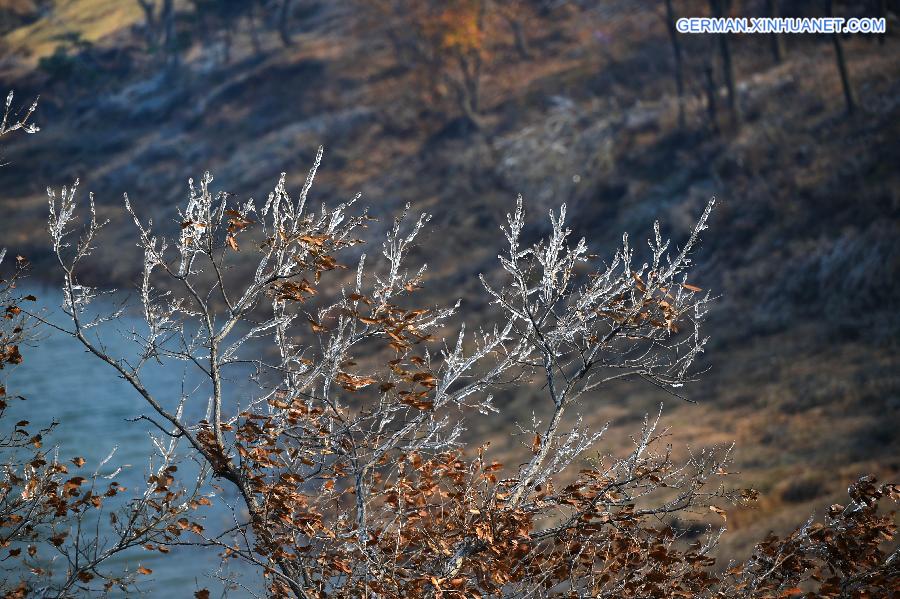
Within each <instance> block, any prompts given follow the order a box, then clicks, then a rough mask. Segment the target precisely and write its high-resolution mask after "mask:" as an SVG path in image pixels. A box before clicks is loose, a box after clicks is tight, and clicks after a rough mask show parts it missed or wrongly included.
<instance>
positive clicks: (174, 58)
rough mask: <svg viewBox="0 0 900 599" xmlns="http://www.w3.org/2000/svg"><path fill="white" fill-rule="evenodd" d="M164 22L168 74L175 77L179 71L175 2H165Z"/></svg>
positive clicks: (170, 0)
mask: <svg viewBox="0 0 900 599" xmlns="http://www.w3.org/2000/svg"><path fill="white" fill-rule="evenodd" d="M162 20H163V23H164V25H163V26H164V27H165V42H164V43H165V47H166V72H167V74H169V75H170V76H171V75H174V74H175V73H176V72H177V71H178V66H179V60H178V40H177V39H176V34H177V31H176V28H175V5H174V2H173V0H164V2H163V11H162Z"/></svg>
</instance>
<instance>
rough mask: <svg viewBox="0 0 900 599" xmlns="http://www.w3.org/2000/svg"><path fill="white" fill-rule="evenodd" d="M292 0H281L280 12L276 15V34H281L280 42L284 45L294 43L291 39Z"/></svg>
mask: <svg viewBox="0 0 900 599" xmlns="http://www.w3.org/2000/svg"><path fill="white" fill-rule="evenodd" d="M292 2H293V0H281V12H280V14H279V15H278V35H279V36H281V43H282V44H284V46H285V47H287V46H290V45H291V44H293V43H294V40H292V39H291V30H290V22H291V5H292Z"/></svg>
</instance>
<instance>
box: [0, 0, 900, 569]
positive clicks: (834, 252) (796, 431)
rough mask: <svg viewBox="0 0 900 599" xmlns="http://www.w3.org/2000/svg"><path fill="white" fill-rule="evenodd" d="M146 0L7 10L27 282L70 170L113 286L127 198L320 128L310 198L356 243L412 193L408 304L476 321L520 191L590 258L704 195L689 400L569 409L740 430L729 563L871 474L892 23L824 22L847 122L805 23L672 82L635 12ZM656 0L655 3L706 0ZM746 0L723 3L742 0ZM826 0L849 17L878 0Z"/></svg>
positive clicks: (665, 37)
mask: <svg viewBox="0 0 900 599" xmlns="http://www.w3.org/2000/svg"><path fill="white" fill-rule="evenodd" d="M157 4H158V5H159V6H155V5H154V6H152V11H151V13H146V12H145V11H143V10H142V8H141V6H140V5H139V3H137V2H134V3H131V2H126V1H124V0H122V1H120V2H119V1H117V2H112V3H110V2H101V1H100V0H55V1H54V2H40V1H36V0H35V1H23V2H18V3H10V5H9V6H8V7H3V8H2V11H3V12H2V15H3V16H2V23H3V31H4V33H3V38H2V41H0V48H2V50H0V51H2V54H3V58H2V59H0V82H2V84H3V85H4V86H5V87H8V88H15V89H16V90H17V93H18V97H30V96H37V95H40V96H41V109H40V113H39V118H38V120H39V122H40V124H41V125H42V126H43V131H42V133H41V135H39V136H23V137H19V138H18V139H16V140H13V141H11V142H10V143H8V144H7V145H6V146H5V147H4V154H5V156H4V161H5V162H11V163H12V164H11V166H10V168H5V169H0V185H2V187H3V189H4V193H3V195H2V198H0V202H2V204H0V210H2V214H3V224H2V234H3V238H4V241H3V244H4V245H6V246H8V247H10V248H14V251H15V252H18V253H20V254H23V255H27V256H29V258H31V260H32V261H33V262H34V263H35V265H36V269H35V270H36V272H42V271H44V268H43V265H46V264H48V263H49V261H50V260H51V259H52V256H50V254H49V253H48V251H47V249H46V248H47V245H46V232H45V224H46V195H45V193H44V189H45V188H46V186H48V185H51V186H54V187H56V186H59V185H62V184H64V183H69V182H70V181H71V180H73V179H75V178H76V177H80V178H81V181H82V186H83V187H85V188H88V189H90V190H92V191H93V192H94V193H95V194H96V198H97V201H98V213H99V214H100V216H101V217H104V218H105V217H109V218H111V219H113V226H111V227H109V228H108V229H107V232H106V234H107V237H105V238H104V243H103V247H104V248H115V249H114V250H111V249H110V250H108V251H101V252H99V253H98V254H97V255H96V256H95V260H94V262H92V266H91V268H92V269H93V270H91V271H89V272H86V273H83V276H84V277H85V280H86V281H87V282H88V283H90V284H96V285H101V286H104V285H110V286H113V285H115V286H123V287H128V286H130V287H133V286H134V285H135V284H136V283H137V282H138V275H139V273H138V271H137V269H136V268H135V265H139V264H140V263H141V260H140V256H139V250H138V248H136V247H135V246H134V243H133V236H132V233H131V232H129V230H128V229H127V227H125V226H124V224H125V221H124V220H123V217H122V215H121V211H120V210H119V209H118V208H119V206H120V204H121V196H122V194H123V193H125V192H127V193H128V195H129V197H130V198H131V201H132V203H133V204H134V205H135V206H137V207H139V210H140V212H141V214H142V216H143V217H144V218H149V217H152V218H153V220H154V222H156V223H159V225H160V226H162V227H164V228H168V231H169V232H170V233H174V232H177V230H178V227H179V225H180V223H178V222H176V221H175V220H173V219H172V217H171V214H172V208H173V206H175V205H179V204H180V203H181V202H182V199H183V198H184V197H186V194H187V186H186V181H187V180H188V178H189V177H194V178H195V179H198V180H199V176H200V174H201V173H202V172H203V171H205V170H207V169H209V170H211V171H213V172H215V173H217V177H218V178H217V181H216V183H217V185H218V186H219V187H220V188H223V189H227V190H228V191H230V192H232V193H235V194H237V195H238V196H239V197H242V198H243V197H246V196H251V195H252V196H255V197H257V198H260V197H264V196H265V194H266V193H268V191H269V188H270V187H271V181H273V180H277V178H278V175H279V173H281V172H286V173H287V175H288V180H295V181H296V180H301V179H302V176H303V175H304V174H305V170H306V168H307V165H308V164H309V163H310V162H311V161H312V160H313V158H314V156H315V154H316V150H317V148H318V146H319V145H320V144H324V145H325V147H326V149H327V154H326V159H325V161H324V162H323V165H322V169H321V171H320V173H319V178H318V180H317V189H316V190H315V192H314V198H315V199H321V200H323V201H325V202H327V204H328V205H329V206H333V205H335V204H337V203H338V202H340V201H344V200H347V199H349V198H351V197H353V195H354V194H355V193H356V192H358V191H361V192H363V193H364V194H365V198H366V200H367V202H366V203H367V204H368V205H369V206H371V208H372V216H374V217H376V218H377V219H378V220H377V222H374V223H371V225H370V226H371V229H372V232H373V235H374V237H375V238H378V237H380V235H377V234H378V233H382V232H386V230H387V228H388V227H389V226H390V223H391V219H392V218H393V215H395V214H396V213H397V212H399V211H400V210H402V208H403V206H405V205H406V204H407V203H409V204H411V206H412V207H413V209H414V210H415V211H428V212H431V213H433V214H434V218H433V219H432V220H431V221H430V222H429V223H428V224H427V225H426V226H425V227H424V229H423V231H422V233H421V237H420V243H421V246H422V247H428V248H429V252H428V261H429V271H428V274H427V277H426V281H427V283H428V284H427V286H426V290H427V291H424V292H423V293H425V294H427V295H425V296H424V297H425V300H424V301H426V303H428V304H430V305H446V303H447V302H448V301H449V300H448V298H456V297H462V298H463V301H464V302H465V303H466V306H467V308H468V311H469V312H470V313H475V314H478V313H482V312H483V313H485V314H487V306H486V303H485V300H484V299H483V296H482V295H481V294H480V293H479V289H480V283H479V282H478V279H477V277H476V276H475V275H477V274H478V273H485V275H486V276H487V278H488V280H491V277H492V276H495V274H496V272H497V271H496V266H495V262H496V259H495V256H496V252H497V243H496V240H497V233H496V230H497V228H496V225H497V224H498V223H500V222H503V215H504V214H505V213H507V212H509V211H510V210H511V209H512V207H513V206H514V202H515V197H516V194H518V193H522V194H523V196H524V198H525V205H526V207H527V209H528V210H529V211H530V213H532V214H537V213H541V214H543V213H546V211H547V210H549V209H550V208H551V207H554V208H555V207H556V206H557V205H558V204H560V203H562V202H565V203H567V205H568V210H569V215H570V219H571V221H572V222H573V228H574V229H575V231H574V233H573V235H575V236H576V237H580V236H581V235H586V236H587V237H588V238H589V239H590V240H591V243H592V244H594V245H592V248H591V249H592V250H597V251H599V250H602V249H605V248H609V247H612V246H614V245H616V244H617V243H618V236H619V235H620V234H621V232H622V231H628V232H630V233H632V235H633V236H636V237H634V239H639V240H643V236H644V234H645V233H644V232H645V231H647V230H649V227H650V225H651V224H652V222H653V220H654V219H655V218H656V217H657V216H660V217H662V218H661V220H662V222H663V223H664V225H665V226H666V227H667V228H666V230H664V233H666V234H667V235H670V236H672V237H673V238H674V239H675V240H676V241H678V240H682V239H684V238H685V237H686V235H687V233H688V231H689V228H690V226H691V224H692V218H693V217H694V216H695V215H696V214H697V213H698V212H699V211H700V210H701V209H702V206H704V205H705V204H706V202H707V201H708V200H709V198H710V197H712V196H715V197H716V198H717V200H718V203H719V209H718V210H717V211H716V212H715V214H714V215H713V217H712V221H711V222H712V225H713V226H712V231H713V233H712V234H711V235H709V236H707V237H706V238H705V240H704V241H703V244H702V245H701V246H700V248H699V249H698V252H697V254H696V257H695V259H696V261H697V268H696V274H695V282H696V283H697V285H699V286H700V287H702V288H704V289H707V288H710V289H714V290H717V291H718V292H720V293H721V294H722V297H721V298H720V300H719V302H718V303H717V307H716V308H715V309H714V310H713V311H712V312H711V314H710V319H709V324H708V327H709V329H711V330H713V331H715V333H714V335H713V340H712V341H711V344H712V345H711V346H710V349H714V350H715V351H711V352H710V353H709V357H708V358H705V357H701V360H702V361H701V366H702V367H708V369H709V371H708V373H707V374H706V375H705V380H706V384H705V386H704V387H702V391H701V392H699V393H698V394H697V395H693V396H692V398H693V399H696V400H698V401H699V402H700V403H701V404H702V405H701V406H700V407H698V406H695V405H693V404H684V403H682V402H680V401H679V400H675V399H672V398H670V397H668V396H667V395H665V394H664V393H662V392H661V391H660V390H659V389H657V388H655V387H653V386H650V385H647V386H634V385H631V386H628V387H624V386H623V387H621V388H618V387H613V388H612V389H611V390H610V392H609V395H608V397H609V399H608V400H606V401H604V402H602V403H600V404H598V405H596V406H591V409H590V410H589V411H588V412H587V413H585V414H584V417H585V419H586V421H587V422H588V424H590V425H592V426H597V425H600V424H602V423H605V422H606V421H609V420H612V421H613V422H615V423H617V424H623V423H624V424H627V423H628V422H629V420H631V421H633V420H634V418H636V417H637V416H640V415H642V414H644V413H646V412H648V411H650V412H655V409H656V405H657V404H658V402H659V401H661V400H665V401H666V402H667V406H666V410H665V423H666V425H668V426H671V427H672V428H673V429H674V430H677V432H678V436H679V439H680V440H681V441H682V444H684V443H686V444H689V445H690V446H691V447H692V448H695V449H699V448H704V447H708V446H711V445H713V444H716V443H724V442H730V441H732V440H733V441H735V442H736V443H737V450H736V453H735V455H734V464H735V465H734V466H733V469H734V470H736V471H738V472H739V474H737V475H735V476H737V477H738V480H739V481H740V483H741V484H742V485H745V486H747V487H752V488H754V489H757V490H759V491H760V492H761V501H760V503H759V504H758V506H757V507H756V508H753V509H749V508H748V509H745V510H738V511H736V512H733V513H729V521H728V523H729V526H730V528H731V534H730V535H729V536H727V537H725V538H724V539H723V544H722V548H721V551H723V552H724V553H725V554H726V555H746V554H748V553H749V551H750V549H751V546H752V545H753V543H755V542H756V541H758V540H759V539H760V538H762V537H763V536H764V535H765V534H766V533H767V532H768V531H769V530H770V529H775V530H777V531H780V532H784V531H788V530H792V529H793V528H795V527H796V526H797V525H799V524H801V523H802V522H803V521H804V520H805V518H806V517H807V515H808V514H809V513H810V512H811V511H812V509H813V508H814V507H817V506H821V505H827V504H828V503H833V502H837V501H839V498H840V497H842V496H844V495H845V494H846V493H845V490H846V488H847V485H848V483H849V482H850V481H852V480H856V479H857V478H858V477H859V476H860V475H862V474H864V473H869V472H871V473H874V474H876V475H878V476H879V477H881V478H887V479H890V478H896V476H897V472H898V470H900V461H898V460H897V456H898V455H900V437H898V435H897V432H896V431H897V425H898V422H900V379H898V377H897V374H896V372H897V371H898V366H900V365H898V360H897V357H896V355H897V354H896V349H897V348H896V344H897V333H898V332H900V318H898V312H897V310H896V307H895V306H893V303H894V298H895V297H896V294H897V291H898V288H897V286H898V283H897V281H898V276H897V275H898V270H900V246H898V244H897V241H896V240H897V239H898V234H900V230H898V229H900V220H898V211H900V197H898V190H900V171H898V169H897V164H900V141H898V140H900V118H898V117H900V100H898V98H900V53H898V52H897V43H898V42H897V39H896V37H895V36H893V35H891V34H890V32H891V31H892V28H896V18H895V17H893V16H891V15H889V18H890V21H889V24H888V30H889V35H888V36H887V38H886V39H885V40H884V43H883V44H882V43H879V40H878V39H877V38H876V37H874V36H873V37H871V38H869V37H861V36H859V37H853V38H847V39H843V40H841V43H842V44H843V46H842V47H843V52H844V54H845V57H846V68H847V72H848V73H849V79H850V82H851V84H852V86H853V90H854V93H855V96H856V100H857V104H858V106H857V108H856V110H854V111H853V112H852V113H850V114H848V112H847V106H846V103H845V99H844V94H843V89H842V81H841V78H840V76H839V70H838V68H837V66H836V64H835V55H834V49H833V40H831V39H828V38H824V37H819V36H794V37H790V38H788V39H787V40H786V44H785V47H783V48H781V50H780V51H779V53H778V54H776V53H774V52H773V50H772V45H771V40H770V39H767V38H766V37H764V36H758V37H757V36H744V37H735V38H733V39H730V40H729V42H730V44H729V53H730V54H729V56H730V58H729V61H730V67H728V68H727V69H726V67H725V62H724V61H723V58H722V57H723V53H722V48H721V45H720V41H721V40H718V39H714V38H712V37H709V36H683V37H681V38H679V39H680V44H681V45H680V50H679V52H680V54H681V56H682V68H683V70H682V74H681V88H682V94H681V97H679V95H678V92H677V89H678V87H677V84H676V74H677V69H676V64H677V63H676V62H675V60H674V52H673V47H672V40H671V38H670V36H669V31H668V28H667V21H666V20H665V10H664V8H665V7H664V6H663V4H662V3H658V2H646V3H639V4H640V6H639V8H640V9H638V8H636V3H635V2H615V1H610V2H600V3H593V2H583V3H582V2H549V1H548V2H526V1H524V0H522V1H520V2H516V3H514V4H515V5H516V7H517V9H516V11H515V12H513V13H507V12H504V11H503V10H500V9H499V8H498V6H499V7H502V5H501V4H499V3H493V2H487V1H485V2H452V3H448V4H447V5H448V6H450V5H452V7H454V10H455V11H456V12H452V11H451V12H442V11H441V10H440V9H439V7H437V5H438V4H440V3H429V2H422V3H414V4H415V5H416V6H417V7H420V8H421V10H422V11H424V12H417V11H405V10H404V8H407V7H408V6H407V5H408V4H409V3H404V2H400V1H396V2H391V1H388V0H384V1H381V0H379V1H377V2H376V1H372V2H359V3H356V2H351V1H349V0H348V1H347V2H315V1H312V0H295V1H294V2H284V3H283V4H282V3H281V2H268V3H266V2H247V3H241V4H242V5H243V6H246V7H247V8H245V9H241V10H238V9H235V8H234V6H231V5H232V3H224V4H223V5H229V6H231V8H232V9H234V11H232V12H227V11H226V12H224V13H223V12H217V11H212V12H211V11H210V9H209V6H208V3H203V2H174V4H170V7H171V8H170V12H169V13H166V11H165V6H164V4H165V3H163V2H158V3H157ZM672 4H673V8H674V10H675V12H676V14H677V15H679V16H700V15H704V14H710V10H711V9H710V3H707V2H692V1H684V2H673V3H672ZM712 4H713V5H716V4H717V3H715V2H714V3H712ZM768 4H769V3H766V2H761V1H760V2H743V3H741V4H740V6H739V7H737V6H735V7H733V9H732V10H734V11H735V12H737V11H738V10H739V11H740V12H741V14H752V15H763V14H767V13H766V11H767V10H768V8H767V5H768ZM779 4H780V5H781V13H782V15H783V16H791V15H811V14H822V13H821V5H820V3H818V2H804V1H801V0H795V1H790V2H788V1H784V2H780V3H779ZM835 4H836V8H837V10H838V11H840V12H841V14H845V15H855V14H857V13H858V14H860V15H867V16H871V15H872V12H871V10H875V7H874V5H875V4H876V3H871V4H872V5H873V8H872V9H871V10H870V9H869V7H868V5H865V6H863V5H862V4H856V3H853V4H851V3H841V2H838V3H835ZM886 4H889V5H890V3H886ZM284 6H287V9H284ZM889 8H891V9H893V10H896V7H893V6H890V7H889ZM147 14H151V15H152V16H153V17H154V18H153V19H152V20H151V19H147V18H146V16H147ZM167 14H168V15H170V16H168V17H167V16H166V15H167ZM728 70H730V71H731V72H732V78H733V81H731V83H732V84H733V85H731V86H729V79H728V77H727V71H728ZM729 88H731V89H732V91H731V92H730V91H729ZM731 97H733V101H732V100H731V99H730V98H731ZM730 106H735V107H737V110H731V109H730ZM713 107H715V111H714V110H713ZM682 114H683V116H682ZM31 157H38V158H35V159H31ZM13 173H14V174H13ZM542 227H543V225H533V226H530V227H529V228H526V229H525V230H524V231H523V235H524V236H525V238H526V239H528V240H534V239H536V238H538V237H539V236H541V235H543V234H545V233H546V232H547V231H546V229H545V228H542ZM634 245H635V246H639V245H640V246H641V249H642V250H643V246H642V245H641V244H638V243H635V244H634ZM411 251H412V253H413V255H414V256H415V255H417V254H416V253H417V252H418V251H419V250H418V249H417V248H415V247H414V248H412V250H411ZM129 252H130V253H129ZM247 268H249V266H247ZM538 395H539V393H537V392H534V393H531V392H528V391H524V392H519V393H517V394H516V395H515V396H510V397H508V398H504V401H505V402H506V404H505V405H506V409H505V411H504V414H503V420H498V419H497V418H494V417H490V418H484V419H482V420H480V426H478V425H476V426H475V427H474V428H473V429H472V430H470V431H469V434H471V435H473V437H478V438H482V437H483V435H484V434H485V433H486V432H489V431H497V430H502V431H505V432H508V431H510V430H512V428H511V424H510V421H511V419H512V418H516V419H519V420H528V419H529V418H530V416H531V414H532V412H533V411H538V412H539V413H540V411H541V410H542V409H543V408H542V407H541V406H540V404H539V402H538V401H537V397H538ZM617 431H621V433H617ZM627 432H630V431H628V430H627V427H624V428H618V427H616V428H614V429H611V430H610V434H609V436H608V437H606V438H605V441H606V442H607V443H609V445H608V447H616V446H619V447H628V445H627V444H626V441H627V439H626V437H625V434H626V433H627ZM617 435H619V436H617ZM508 439H510V437H508V435H506V434H497V435H496V438H495V439H494V441H495V447H499V449H500V450H502V453H504V454H505V455H503V456H502V457H503V458H504V459H503V461H505V462H508V463H518V461H516V460H517V456H518V455H519V454H520V453H521V451H522V448H521V447H519V445H520V443H518V441H519V440H518V439H513V440H508Z"/></svg>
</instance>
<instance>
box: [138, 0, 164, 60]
mask: <svg viewBox="0 0 900 599" xmlns="http://www.w3.org/2000/svg"><path fill="white" fill-rule="evenodd" d="M137 3H138V4H140V5H141V9H143V11H144V21H145V23H144V35H145V37H146V39H147V48H148V49H149V50H153V49H154V48H156V44H157V41H158V36H159V25H158V23H157V22H156V3H155V2H152V1H151V0H137Z"/></svg>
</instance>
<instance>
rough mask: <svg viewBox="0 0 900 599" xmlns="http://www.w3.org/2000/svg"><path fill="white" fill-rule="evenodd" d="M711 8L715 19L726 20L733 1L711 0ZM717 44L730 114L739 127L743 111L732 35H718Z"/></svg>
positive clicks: (732, 122)
mask: <svg viewBox="0 0 900 599" xmlns="http://www.w3.org/2000/svg"><path fill="white" fill-rule="evenodd" d="M709 6H710V10H711V11H712V15H713V17H714V18H717V19H721V18H725V17H726V16H727V15H729V14H730V12H731V0H709ZM716 42H717V43H718V45H719V57H720V58H721V60H722V77H724V79H725V88H726V89H727V90H728V113H729V115H730V116H731V124H732V125H733V126H737V125H739V124H740V122H741V109H740V101H739V100H738V97H737V88H736V87H735V83H734V65H733V64H732V59H731V40H730V34H728V33H720V34H718V35H716Z"/></svg>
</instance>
